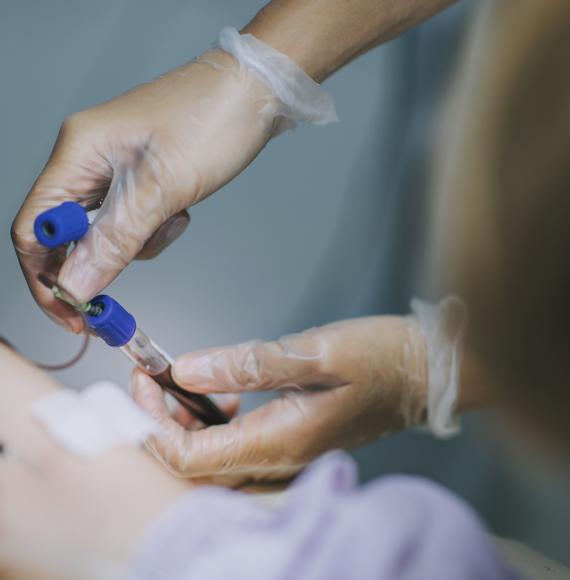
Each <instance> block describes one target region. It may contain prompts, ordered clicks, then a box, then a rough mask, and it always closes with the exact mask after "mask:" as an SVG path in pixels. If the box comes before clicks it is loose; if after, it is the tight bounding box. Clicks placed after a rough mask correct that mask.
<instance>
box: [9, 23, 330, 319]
mask: <svg viewBox="0 0 570 580" xmlns="http://www.w3.org/2000/svg"><path fill="white" fill-rule="evenodd" d="M220 43H221V45H222V46H224V47H225V49H226V50H227V51H230V52H231V54H230V52H227V51H226V50H222V49H216V50H212V51H210V52H207V53H206V54H204V55H202V56H201V57H199V58H198V59H196V60H194V61H192V62H190V63H189V64H187V65H184V66H182V67H180V68H178V69H175V70H173V71H171V72H170V73H168V74H166V75H164V76H162V77H160V78H159V79H157V80H155V81H154V82H151V83H147V84H144V85H141V86H139V87H137V88H135V89H133V90H131V91H129V92H128V93H126V94H124V95H122V96H120V97H118V98H116V99H113V100H112V101H109V102H108V103H105V104H103V105H100V106H98V107H95V108H93V109H90V110H88V111H84V112H82V113H78V114H76V115H73V116H72V117H70V118H69V119H68V120H66V121H65V122H64V124H63V126H62V128H61V131H60V134H59V137H58V139H57V142H56V144H55V147H54V149H53V152H52V155H51V157H50V159H49V161H48V163H47V165H46V167H45V169H44V171H43V172H42V174H41V175H40V176H39V178H38V179H37V181H36V183H35V184H34V186H33V188H32V190H31V192H30V193H29V195H28V197H27V199H26V201H25V203H24V205H23V206H22V208H21V210H20V212H19V214H18V216H17V217H16V220H15V222H14V225H13V228H12V236H13V240H14V245H15V247H16V251H17V253H18V258H19V260H20V263H21V265H22V268H23V270H24V274H25V275H26V279H27V281H28V284H29V286H30V288H31V290H32V293H33V294H34V296H35V298H36V300H37V301H38V302H39V304H40V305H41V306H42V307H44V308H45V309H46V310H47V311H48V312H49V313H50V314H51V315H52V316H53V317H54V318H56V319H57V320H58V321H60V322H63V323H64V324H66V325H67V326H68V327H70V328H71V329H73V330H75V331H79V330H80V321H79V319H78V318H77V317H76V316H74V315H73V313H72V311H71V310H70V309H68V308H66V307H65V306H64V305H61V304H58V303H57V301H55V300H54V299H53V296H51V294H50V293H49V292H48V291H46V289H45V288H43V287H41V285H39V284H38V283H37V280H36V278H37V274H38V273H39V272H46V273H48V274H53V275H58V281H59V283H60V284H61V285H62V286H64V287H65V288H68V289H69V291H70V292H72V294H73V295H74V296H76V297H77V299H78V300H80V301H82V302H86V301H88V300H89V299H91V298H92V297H93V296H94V295H95V294H97V293H99V292H100V291H101V290H102V289H103V288H104V287H106V286H107V285H108V284H109V283H110V282H111V281H112V280H113V279H114V278H115V277H116V276H117V275H118V274H119V273H120V272H121V270H122V269H123V268H125V267H126V266H127V265H128V264H129V262H130V261H131V260H133V259H134V258H137V257H138V258H150V257H154V256H155V255H156V254H158V253H159V252H160V251H161V250H162V249H163V248H164V247H165V246H166V245H168V244H169V243H170V242H172V241H173V240H174V239H176V238H177V237H178V236H179V235H180V234H181V233H182V231H183V230H184V229H185V227H186V225H187V223H188V219H189V218H188V215H187V214H186V212H185V208H188V207H189V206H191V205H193V204H195V203H197V202H199V201H201V200H202V199H204V198H205V197H207V196H208V195H210V194H211V193H213V192H215V191H216V190H217V189H219V188H220V187H221V186H223V185H224V184H225V183H226V182H228V181H229V180H231V179H232V178H233V177H234V176H236V175H237V174H238V173H239V172H240V171H241V170H242V169H244V168H245V167H246V166H247V165H248V164H249V163H250V162H251V161H252V160H253V158H254V157H255V156H256V155H257V154H258V153H259V151H260V150H261V148H262V147H263V146H264V145H265V144H266V143H267V141H268V140H269V139H270V138H271V136H272V135H274V134H275V133H276V132H277V131H278V130H279V129H281V128H283V127H282V125H281V121H282V119H283V118H285V117H287V118H288V119H289V120H290V121H291V120H292V121H295V120H306V121H309V122H320V123H322V122H327V118H328V120H329V121H330V120H332V117H331V114H330V113H329V114H328V117H327V115H326V114H325V115H323V114H319V111H321V110H322V109H323V107H328V108H329V109H330V107H331V106H332V103H331V102H330V97H329V100H328V101H327V100H326V99H325V101H326V102H325V101H322V102H321V101H319V99H318V98H315V95H316V96H317V97H318V95H322V94H325V93H324V91H322V90H321V89H320V88H319V87H318V85H316V83H313V82H312V81H311V80H310V79H309V78H308V77H307V76H306V75H304V73H303V72H302V71H301V70H300V69H299V68H298V67H296V65H294V64H293V63H292V62H291V63H290V65H291V66H290V67H289V68H290V70H289V72H290V71H291V70H293V71H294V72H295V73H296V75H295V74H293V75H289V77H287V78H285V77H284V76H283V75H282V74H278V72H277V71H275V62H277V63H280V62H282V60H283V59H285V60H288V59H287V57H286V56H285V55H279V56H281V57H282V58H281V60H280V59H279V58H277V60H276V61H275V62H273V60H272V58H274V57H275V53H276V51H274V50H273V49H271V48H270V47H268V46H267V45H264V44H263V43H261V42H260V41H256V40H255V39H252V37H247V36H246V37H240V36H239V35H238V34H237V32H236V31H231V30H230V31H225V34H223V35H222V36H221V38H220ZM262 49H263V50H262ZM260 51H261V52H260ZM232 55H235V56H232ZM272 72H273V73H274V74H273V76H272ZM301 81H304V83H302V82H301ZM284 83H285V84H284ZM287 83H289V84H287ZM311 83H312V84H311ZM284 88H290V89H292V95H293V98H289V97H290V95H289V91H287V90H285V92H284V95H280V96H278V93H279V91H280V90H281V92H283V89H284ZM293 89H298V90H293ZM304 99H305V100H304ZM307 107H308V108H307ZM319 107H320V109H319ZM321 112H322V111H321ZM333 112H334V107H333ZM101 199H104V201H103V204H102V206H101V209H100V210H99V213H98V215H97V216H96V218H95V220H94V223H93V225H92V226H91V228H90V229H89V232H88V233H87V235H86V236H85V237H83V238H82V239H81V241H79V242H78V244H77V247H76V248H75V250H74V251H73V253H72V254H71V255H70V256H69V257H66V253H65V250H64V249H61V248H59V249H53V250H50V249H46V248H45V247H42V246H40V245H39V244H38V242H37V240H36V237H35V235H34V231H33V224H34V220H35V218H36V217H37V216H38V214H40V213H42V212H43V211H45V210H47V209H49V208H52V207H55V206H58V205H60V204H61V203H62V202H64V201H76V202H80V203H82V204H84V205H90V204H92V203H93V202H94V201H97V200H101Z"/></svg>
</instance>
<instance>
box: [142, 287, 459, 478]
mask: <svg viewBox="0 0 570 580" xmlns="http://www.w3.org/2000/svg"><path fill="white" fill-rule="evenodd" d="M413 310H414V315H413V316H408V317H396V316H376V317H369V318H361V319H355V320H347V321H342V322H337V323H334V324H329V325H327V326H324V327H322V328H317V329H311V330H308V331H305V332H302V333H300V334H295V335H291V336H285V337H283V338H281V339H279V340H278V341H275V342H248V343H244V344H240V345H237V346H233V347H227V348H218V349H209V350H205V351H202V352H196V353H189V354H187V355H184V356H182V357H180V358H179V359H178V360H177V361H176V362H175V364H174V365H173V373H174V377H175V379H176V382H177V383H178V384H179V385H181V386H183V387H185V388H187V389H188V390H190V391H194V392H199V393H219V392H227V393H232V394H236V393H240V392H249V391H270V390H276V389H277V390H280V392H281V396H280V397H279V398H278V399H275V400H272V401H271V402H270V403H268V404H266V405H264V406H262V407H260V408H258V409H256V410H254V411H253V412H251V413H248V414H247V415H244V416H241V417H238V418H236V419H234V420H232V421H231V422H230V424H229V425H224V426H214V427H211V428H209V429H206V430H202V431H195V430H192V426H191V425H188V424H185V425H183V424H180V423H179V422H176V421H175V420H174V419H172V418H171V417H170V415H169V413H168V411H167V409H166V406H165V404H164V400H163V395H162V392H161V390H160V388H159V387H158V385H157V384H156V383H154V382H153V381H152V379H150V378H149V377H146V376H144V375H143V374H142V373H136V374H135V376H134V379H133V384H132V387H133V395H134V398H135V400H136V401H137V402H138V403H139V404H140V405H141V406H142V407H143V408H145V409H146V410H147V411H148V412H149V413H151V414H152V415H153V417H154V418H155V419H156V420H157V421H159V423H160V424H161V426H162V428H163V429H162V432H161V434H160V435H157V436H153V437H152V438H151V440H150V441H149V442H148V446H149V447H150V448H151V450H152V451H153V452H154V453H155V454H156V455H157V456H158V457H159V458H160V459H161V460H162V461H163V462H164V463H165V464H166V465H167V466H168V467H169V468H170V469H172V470H173V471H175V472H177V473H178V474H181V475H183V476H186V477H198V476H210V477H211V476H217V477H220V478H221V479H222V480H223V481H224V482H228V481H230V482H232V481H233V482H239V483H241V482H243V481H248V480H259V479H268V480H275V479H281V478H283V477H288V476H290V475H292V474H293V473H295V472H296V471H298V470H299V469H301V468H302V467H303V466H304V465H305V464H307V463H308V462H309V461H311V460H312V459H314V458H315V457H317V456H318V455H320V454H322V453H323V452H325V451H327V450H329V449H336V448H343V449H344V448H350V447H355V446H357V445H361V444H363V443H366V442H369V441H372V440H374V439H376V438H378V437H380V436H382V435H387V434H390V433H392V432H395V431H398V430H400V429H403V428H405V427H410V426H413V425H420V424H423V423H424V422H425V421H426V420H427V424H428V427H429V429H430V430H431V431H432V433H433V434H434V435H436V436H440V437H447V436H449V435H451V434H452V433H453V432H456V431H457V430H458V428H457V422H456V421H453V420H452V419H453V414H454V413H455V412H456V411H457V409H458V407H459V406H460V401H459V398H460V397H459V395H460V392H459V380H460V369H461V365H460V362H461V339H462V336H463V331H464V326H465V308H464V305H463V303H462V302H461V301H460V300H458V299H457V298H454V297H451V298H447V299H445V300H444V301H442V302H441V303H440V304H439V305H430V304H427V303H424V302H420V301H417V300H416V301H414V302H413ZM188 427H190V428H188Z"/></svg>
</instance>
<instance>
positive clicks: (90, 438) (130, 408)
mask: <svg viewBox="0 0 570 580" xmlns="http://www.w3.org/2000/svg"><path fill="white" fill-rule="evenodd" d="M31 413H32V416H33V417H34V418H35V419H37V420H38V421H39V422H40V423H41V424H42V425H43V426H44V427H45V429H46V430H47V432H48V433H49V434H50V435H51V437H52V438H53V439H54V440H55V441H56V442H57V443H59V444H60V445H61V446H62V447H64V448H65V449H67V450H68V451H70V452H71V453H74V454H75V455H79V456H80V457H93V456H96V455H99V454H100V453H103V452H104V451H106V450H108V449H110V448H111V447H113V446H115V445H124V444H130V445H138V444H140V443H143V442H144V441H145V440H146V438H147V437H148V436H149V435H150V434H151V433H153V432H155V431H157V428H158V427H157V425H156V423H155V422H154V421H153V420H152V419H151V418H150V417H149V416H148V415H147V414H146V413H145V412H144V411H143V410H142V409H140V408H139V407H138V406H137V405H136V404H135V403H134V402H133V401H132V400H131V399H130V398H129V396H128V395H127V394H126V393H125V392H124V391H123V390H122V389H121V388H120V387H118V386H117V385H115V384H113V383H111V382H108V381H101V382H98V383H95V384H93V385H91V386H89V387H87V388H86V389H85V390H83V391H82V392H76V391H72V390H70V389H63V390H60V391H56V392H54V393H50V394H49V395H46V396H44V397H41V398H39V399H36V400H35V401H34V402H33V403H32V407H31Z"/></svg>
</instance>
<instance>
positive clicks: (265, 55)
mask: <svg viewBox="0 0 570 580" xmlns="http://www.w3.org/2000/svg"><path fill="white" fill-rule="evenodd" d="M218 47H219V48H221V49H222V50H224V51H225V52H227V53H229V54H231V55H232V56H233V57H234V58H235V59H236V60H237V61H238V62H239V64H240V66H241V67H243V68H246V69H247V70H249V71H251V72H252V73H253V74H254V75H256V76H257V77H258V78H260V79H261V80H262V81H263V82H265V83H266V84H267V85H269V86H270V87H271V89H272V90H273V92H274V93H275V95H276V96H277V98H278V99H279V106H278V108H277V111H276V113H275V116H280V117H285V118H286V119H288V120H289V123H288V126H287V127H286V128H293V127H294V126H295V125H296V123H298V122H305V123H311V124H313V125H326V124H328V123H334V122H336V121H338V117H337V114H336V110H335V106H334V101H333V98H332V95H331V94H330V93H329V92H328V91H325V90H324V89H323V88H322V87H321V85H319V84H318V83H316V82H315V81H314V80H313V79H312V78H311V77H310V76H309V75H308V74H307V73H305V71H304V70H303V69H302V68H301V67H300V66H298V65H297V64H296V63H295V62H293V61H292V60H291V59H290V58H289V57H288V56H286V55H285V54H283V53H281V52H279V51H278V50H275V49H274V48H272V47H271V46H269V45H268V44H265V43H264V42H262V41H261V40H259V39H258V38H256V37H255V36H253V35H251V34H239V32H238V31H237V30H236V29H235V28H233V27H229V26H228V27H226V28H224V29H223V30H222V31H221V32H220V37H219V39H218Z"/></svg>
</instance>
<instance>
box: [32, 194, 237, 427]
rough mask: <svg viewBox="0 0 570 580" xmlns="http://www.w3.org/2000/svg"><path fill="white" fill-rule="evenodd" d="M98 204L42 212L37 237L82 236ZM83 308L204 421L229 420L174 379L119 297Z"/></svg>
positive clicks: (59, 240) (48, 241)
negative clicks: (119, 300) (120, 302)
mask: <svg viewBox="0 0 570 580" xmlns="http://www.w3.org/2000/svg"><path fill="white" fill-rule="evenodd" d="M97 207H98V204H96V205H92V206H91V207H86V208H84V207H83V206H81V205H79V204H78V203H75V202H64V203H62V204H61V205H59V206H57V207H55V208H52V209H49V210H47V211H45V212H43V213H41V214H40V215H38V216H37V218H36V220H35V222H34V232H35V235H36V238H37V240H38V241H39V242H40V243H41V244H42V245H44V246H46V247H49V248H55V247H58V246H61V245H64V244H68V243H71V242H74V241H77V240H79V239H81V238H82V237H83V236H84V235H85V234H86V233H87V230H88V229H89V218H88V215H87V214H88V212H90V211H92V210H94V209H96V208H97ZM44 284H46V285H48V287H53V284H52V283H51V282H50V281H49V280H48V281H44ZM70 303H72V302H70ZM73 305H74V306H75V307H79V305H76V304H73ZM81 308H82V310H83V311H84V312H85V314H86V319H87V322H88V324H89V326H90V327H91V329H92V330H93V331H94V332H95V334H97V336H99V337H100V338H102V339H103V340H104V341H105V342H106V343H107V344H108V345H109V346H111V347H114V348H118V349H120V350H121V351H122V352H123V353H124V354H125V355H126V356H127V357H128V358H129V359H130V360H131V361H133V362H134V363H135V364H136V365H137V366H138V367H139V368H141V369H142V370H143V371H144V372H145V373H146V374H148V375H150V376H151V377H152V378H153V379H154V380H155V381H156V382H157V383H158V384H159V385H160V386H161V387H162V388H163V389H164V391H166V392H168V393H170V394H171V395H172V396H173V397H174V398H175V399H176V400H177V401H178V402H179V403H180V404H181V405H182V406H183V407H185V408H186V409H187V410H188V411H190V412H191V413H192V414H193V415H194V416H196V417H197V418H198V419H200V420H201V421H202V422H203V423H204V424H206V425H220V424H223V423H227V422H228V421H229V418H228V417H227V415H226V414H225V413H224V412H223V411H222V410H221V409H220V408H219V407H218V406H217V405H216V404H215V403H214V402H213V401H212V400H211V399H210V398H209V397H207V396H206V395H200V394H197V393H190V392H188V391H186V390H185V389H182V388H181V387H180V386H178V385H177V384H176V383H175V382H174V379H173V378H172V372H171V369H172V359H171V358H170V357H169V356H168V355H167V354H166V353H165V352H164V351H163V350H161V349H160V348H159V347H158V346H157V345H156V344H155V343H154V342H153V341H152V340H151V339H150V338H149V337H148V336H147V335H146V334H145V333H144V332H143V331H142V330H141V329H140V328H138V327H137V323H136V320H135V318H134V317H133V316H132V314H130V313H129V312H127V310H125V309H124V308H123V307H122V306H121V305H120V304H119V303H118V302H117V301H116V300H114V299H113V298H111V297H110V296H107V295H106V294H101V295H99V296H96V297H95V298H94V299H93V300H91V302H89V303H88V304H86V305H84V306H82V307H81Z"/></svg>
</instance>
